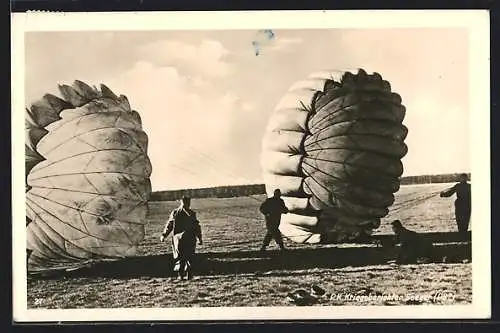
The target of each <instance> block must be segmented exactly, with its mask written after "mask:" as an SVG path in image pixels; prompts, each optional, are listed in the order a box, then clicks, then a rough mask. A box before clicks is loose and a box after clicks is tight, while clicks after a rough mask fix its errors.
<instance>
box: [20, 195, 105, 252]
mask: <svg viewBox="0 0 500 333" xmlns="http://www.w3.org/2000/svg"><path fill="white" fill-rule="evenodd" d="M26 200H27V201H28V200H29V201H31V202H32V204H33V205H35V206H37V207H39V208H40V209H41V210H43V211H44V212H46V213H47V214H48V215H50V216H52V217H53V218H55V219H56V220H58V221H61V219H59V218H58V217H57V216H55V215H53V214H52V213H50V212H49V211H47V210H45V209H44V208H43V207H41V206H40V205H39V204H37V203H35V202H33V200H30V199H29V198H26ZM61 222H62V223H63V224H67V223H65V222H64V221H61ZM42 223H43V224H45V225H46V226H47V227H48V228H49V229H50V230H52V231H53V232H54V233H55V234H57V235H59V236H61V235H60V233H59V232H57V231H56V230H55V229H54V228H52V227H51V226H50V225H49V224H48V223H46V222H45V221H43V219H42ZM67 225H69V226H70V227H71V228H73V229H75V230H77V231H80V230H79V229H77V228H75V227H74V226H72V225H70V224H67ZM33 234H36V233H33ZM92 237H93V236H92ZM61 238H64V237H62V236H61ZM64 242H68V243H70V244H71V245H72V246H74V247H75V248H77V249H79V250H82V251H84V252H90V253H93V252H91V251H89V250H87V249H84V248H82V247H80V246H78V245H76V244H75V243H73V242H71V241H69V240H67V239H64ZM59 248H60V247H59ZM60 249H61V248H60ZM62 250H64V253H65V254H66V255H68V253H67V250H66V248H64V249H62ZM94 254H97V253H94ZM71 257H72V256H71ZM74 258H76V257H74ZM76 259H78V258H76Z"/></svg>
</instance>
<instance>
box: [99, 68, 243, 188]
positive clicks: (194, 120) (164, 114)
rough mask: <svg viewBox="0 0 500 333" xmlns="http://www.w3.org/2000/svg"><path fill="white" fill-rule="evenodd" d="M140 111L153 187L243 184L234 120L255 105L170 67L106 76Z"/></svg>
mask: <svg viewBox="0 0 500 333" xmlns="http://www.w3.org/2000/svg"><path fill="white" fill-rule="evenodd" d="M106 82H109V87H110V88H111V89H112V90H113V91H115V93H119V94H124V95H126V96H127V97H128V99H129V101H130V103H131V105H132V108H133V109H135V110H137V111H138V112H139V113H140V114H141V118H142V123H143V128H144V130H145V131H146V133H147V134H148V137H149V145H148V152H149V156H150V159H151V162H152V165H153V174H152V176H151V181H152V185H153V189H154V190H163V189H173V188H185V187H200V186H212V185H219V184H230V183H244V182H245V179H243V178H242V177H239V176H238V175H236V174H235V172H234V171H233V170H234V168H233V167H231V159H232V158H233V156H232V155H231V154H228V152H229V151H231V147H230V146H231V145H232V144H233V136H234V126H235V123H237V122H241V119H242V118H240V117H241V115H242V114H245V113H246V112H248V111H250V110H252V105H251V104H250V103H249V102H247V101H245V100H243V99H242V98H240V97H239V96H237V95H236V94H234V93H232V92H231V91H226V90H224V89H217V88H216V87H213V86H211V85H205V86H203V85H201V86H200V85H199V83H198V82H196V81H193V80H191V79H189V78H187V77H185V76H183V75H181V74H180V72H179V70H177V69H176V68H174V67H169V66H155V65H153V64H151V63H149V62H145V61H140V62H137V63H136V64H135V65H134V66H133V67H132V68H130V69H129V70H128V71H126V72H125V73H123V74H122V75H120V76H119V77H115V78H113V79H110V80H107V81H106Z"/></svg>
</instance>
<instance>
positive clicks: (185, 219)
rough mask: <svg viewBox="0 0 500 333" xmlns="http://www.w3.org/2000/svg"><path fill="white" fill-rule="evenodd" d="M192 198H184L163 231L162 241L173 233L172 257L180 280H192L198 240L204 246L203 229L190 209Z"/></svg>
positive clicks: (171, 214)
mask: <svg viewBox="0 0 500 333" xmlns="http://www.w3.org/2000/svg"><path fill="white" fill-rule="evenodd" d="M190 206H191V198H189V197H187V196H184V197H182V199H181V203H180V206H179V207H178V208H176V209H174V210H173V211H172V213H170V217H169V219H168V221H167V224H166V225H165V228H164V229H163V233H162V235H161V237H160V241H161V242H163V241H164V240H165V238H166V237H167V236H168V235H169V234H170V233H171V232H172V231H173V236H172V255H173V257H174V271H175V272H177V274H178V278H179V280H184V278H186V279H188V280H189V279H191V278H192V277H193V275H192V267H191V265H192V259H193V256H194V254H195V251H196V239H198V240H199V244H200V245H202V244H203V242H202V239H201V227H200V223H199V221H198V219H197V218H196V213H195V212H194V211H192V210H191V209H190Z"/></svg>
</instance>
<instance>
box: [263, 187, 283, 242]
mask: <svg viewBox="0 0 500 333" xmlns="http://www.w3.org/2000/svg"><path fill="white" fill-rule="evenodd" d="M260 212H261V213H262V214H264V216H265V219H266V228H267V233H266V236H265V237H264V242H263V243H262V247H261V248H260V250H261V251H265V250H266V247H267V246H268V245H269V243H270V242H271V239H274V240H275V241H276V244H278V246H279V247H280V249H281V250H284V249H285V246H284V245H283V238H282V237H281V232H280V230H279V226H280V222H281V214H285V213H288V208H286V206H285V202H284V201H283V199H281V191H280V190H279V189H277V190H274V196H273V197H271V198H267V199H266V200H265V201H264V202H263V203H262V205H261V206H260Z"/></svg>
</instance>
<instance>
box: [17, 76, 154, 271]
mask: <svg viewBox="0 0 500 333" xmlns="http://www.w3.org/2000/svg"><path fill="white" fill-rule="evenodd" d="M59 90H60V93H61V95H62V97H63V99H61V98H59V97H56V96H54V95H50V94H47V95H45V96H44V97H43V98H42V99H41V100H39V101H37V102H35V103H33V104H32V105H31V107H30V108H28V109H26V123H25V127H26V174H27V176H26V218H27V249H28V250H31V251H30V252H31V255H30V256H29V261H28V269H31V270H36V269H46V268H52V267H55V266H62V267H64V266H65V265H68V264H78V263H79V262H82V261H85V260H89V259H103V258H115V257H124V256H128V255H133V254H134V253H135V251H136V249H137V244H138V243H139V242H140V241H142V239H143V238H144V224H145V221H146V214H147V209H148V207H147V201H148V199H149V196H150V194H151V183H150V180H149V177H150V175H151V171H152V170H151V163H150V161H149V158H148V156H147V145H148V137H147V135H146V133H144V131H143V130H142V124H141V118H140V116H139V114H138V113H137V112H136V111H133V110H132V109H131V108H130V104H129V102H128V100H127V98H126V97H125V96H123V95H121V96H116V95H115V94H114V93H113V92H112V91H111V90H110V89H109V88H107V87H106V86H104V85H101V89H100V90H98V89H97V88H95V87H90V86H88V85H87V84H85V83H83V82H81V81H75V82H74V84H73V85H72V86H68V85H60V86H59Z"/></svg>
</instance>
